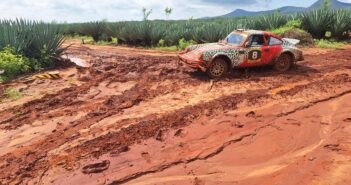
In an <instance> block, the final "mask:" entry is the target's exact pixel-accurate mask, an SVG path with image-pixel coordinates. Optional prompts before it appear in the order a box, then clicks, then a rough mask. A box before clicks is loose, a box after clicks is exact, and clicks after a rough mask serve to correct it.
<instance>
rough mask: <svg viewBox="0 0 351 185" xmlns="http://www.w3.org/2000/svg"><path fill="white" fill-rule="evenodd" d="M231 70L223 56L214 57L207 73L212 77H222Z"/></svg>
mask: <svg viewBox="0 0 351 185" xmlns="http://www.w3.org/2000/svg"><path fill="white" fill-rule="evenodd" d="M228 70H229V66H228V64H227V62H226V61H225V60H223V59H221V58H217V59H214V60H213V61H212V63H211V65H210V67H209V68H208V69H207V74H208V75H209V76H210V77H211V78H221V77H224V76H225V75H226V74H227V73H228Z"/></svg>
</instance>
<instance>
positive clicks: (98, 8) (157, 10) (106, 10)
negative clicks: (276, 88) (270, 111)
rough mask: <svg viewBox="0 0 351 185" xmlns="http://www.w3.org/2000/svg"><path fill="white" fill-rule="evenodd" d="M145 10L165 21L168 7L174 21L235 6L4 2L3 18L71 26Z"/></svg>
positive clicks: (135, 0)
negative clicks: (53, 21) (51, 22)
mask: <svg viewBox="0 0 351 185" xmlns="http://www.w3.org/2000/svg"><path fill="white" fill-rule="evenodd" d="M143 7H146V8H148V9H152V10H153V12H152V14H151V16H150V18H151V19H164V18H165V13H164V11H163V10H164V8H165V7H172V8H173V13H172V14H171V16H170V18H171V19H187V18H189V17H192V16H194V17H195V18H198V17H207V16H217V15H222V14H225V13H227V12H229V11H232V10H233V6H231V7H230V6H228V5H225V6H224V5H218V6H217V5H214V4H213V3H212V4H211V3H204V2H203V0H177V1H175V0H147V1H146V0H36V1H33V0H2V2H1V4H0V17H1V18H5V19H7V18H11V19H14V18H17V17H22V18H28V19H36V20H44V21H51V20H57V21H68V22H82V21H90V20H101V19H107V20H110V21H118V20H140V19H141V18H142V13H141V9H142V8H143Z"/></svg>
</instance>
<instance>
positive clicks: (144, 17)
mask: <svg viewBox="0 0 351 185" xmlns="http://www.w3.org/2000/svg"><path fill="white" fill-rule="evenodd" d="M151 13H152V9H150V10H148V9H146V8H145V7H144V8H143V21H147V20H148V19H149V16H150V15H151Z"/></svg>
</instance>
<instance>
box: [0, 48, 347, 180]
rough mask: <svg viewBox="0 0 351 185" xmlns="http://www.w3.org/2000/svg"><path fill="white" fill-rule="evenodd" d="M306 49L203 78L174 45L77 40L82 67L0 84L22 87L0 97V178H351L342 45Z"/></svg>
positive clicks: (72, 51) (74, 50)
mask: <svg viewBox="0 0 351 185" xmlns="http://www.w3.org/2000/svg"><path fill="white" fill-rule="evenodd" d="M305 53H306V56H305V58H306V60H305V61H304V62H301V63H299V64H298V65H297V66H295V67H294V69H292V70H291V71H289V72H287V73H285V74H278V73H276V72H274V71H273V70H272V69H271V68H269V67H264V68H257V69H250V70H249V71H244V70H237V71H234V72H233V73H232V74H230V75H229V76H228V77H227V78H225V79H222V80H220V81H211V80H210V79H208V77H207V76H206V75H204V74H202V73H199V72H193V71H192V70H190V69H188V68H186V67H185V66H179V65H178V61H177V59H176V57H175V53H169V52H156V51H150V50H141V49H129V48H121V47H108V46H89V45H84V46H83V45H77V44H76V45H74V46H73V47H71V49H70V50H69V51H68V52H67V54H68V55H71V56H75V57H79V58H81V59H84V60H86V61H87V62H89V64H91V67H89V68H75V67H71V68H67V69H61V70H60V72H61V76H62V78H61V79H59V80H48V79H46V80H25V79H23V80H18V81H15V82H12V83H10V84H2V85H0V90H1V89H2V90H3V89H5V88H8V87H12V88H15V89H18V90H19V91H20V92H21V93H22V97H21V98H20V99H18V100H16V101H10V100H6V99H5V100H3V102H2V103H1V104H0V184H132V185H154V184H162V185H163V184H165V185H174V184H175V185H187V184H190V185H212V184H213V185H219V184H220V185H224V184H228V185H229V184H230V185H231V184H243V185H248V184H249V185H250V184H252V185H257V184H267V185H272V184H284V185H289V184H291V185H296V184H311V185H324V184H326V185H327V184H345V185H346V184H351V177H350V176H349V171H350V170H351V114H350V112H351V46H347V47H346V48H345V49H343V50H328V49H313V48H312V49H305ZM0 97H2V98H4V97H5V96H4V95H3V94H1V95H0Z"/></svg>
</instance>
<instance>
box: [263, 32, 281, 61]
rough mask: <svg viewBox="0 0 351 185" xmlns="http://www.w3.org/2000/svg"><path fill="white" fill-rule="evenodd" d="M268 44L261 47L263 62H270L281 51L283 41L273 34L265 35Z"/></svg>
mask: <svg viewBox="0 0 351 185" xmlns="http://www.w3.org/2000/svg"><path fill="white" fill-rule="evenodd" d="M266 40H267V42H268V46H266V47H265V48H264V49H263V57H262V60H264V61H262V62H263V64H270V63H272V62H273V61H275V60H276V59H277V57H279V55H280V53H281V52H282V51H283V47H282V44H283V41H282V40H280V39H279V38H276V37H273V36H266Z"/></svg>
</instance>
